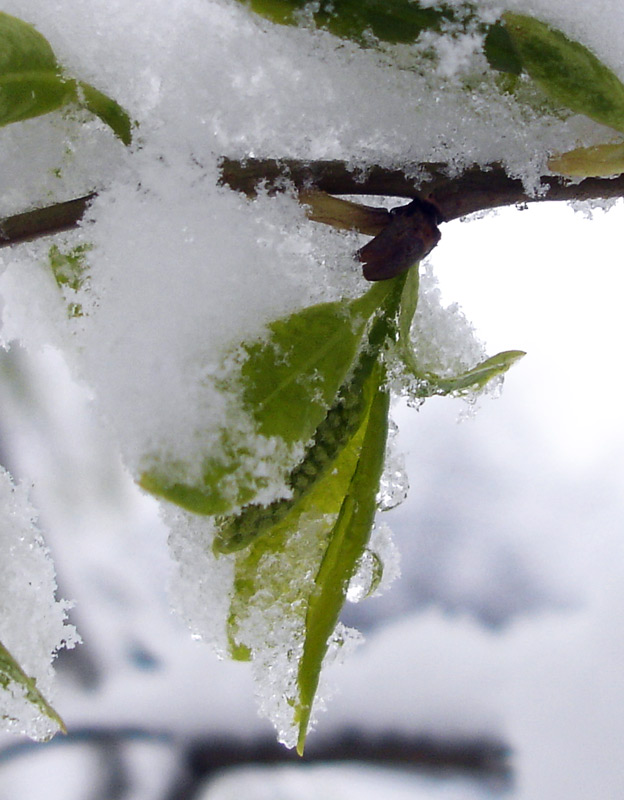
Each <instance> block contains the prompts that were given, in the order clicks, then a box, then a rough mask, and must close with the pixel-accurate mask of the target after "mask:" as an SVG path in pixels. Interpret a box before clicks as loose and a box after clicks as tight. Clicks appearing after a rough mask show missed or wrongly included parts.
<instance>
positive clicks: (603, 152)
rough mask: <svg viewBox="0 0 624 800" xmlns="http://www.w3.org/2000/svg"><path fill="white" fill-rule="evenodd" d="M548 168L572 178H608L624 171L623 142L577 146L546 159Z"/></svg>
mask: <svg viewBox="0 0 624 800" xmlns="http://www.w3.org/2000/svg"><path fill="white" fill-rule="evenodd" d="M548 168H549V169H550V170H552V172H556V173H558V174H559V175H568V176H569V177H573V178H609V177H611V176H613V175H621V174H622V173H623V172H624V142H618V143H617V144H598V145H594V146H593V147H578V148H576V149H575V150H569V151H568V152H567V153H562V154H561V155H558V156H553V157H552V158H550V159H549V160H548Z"/></svg>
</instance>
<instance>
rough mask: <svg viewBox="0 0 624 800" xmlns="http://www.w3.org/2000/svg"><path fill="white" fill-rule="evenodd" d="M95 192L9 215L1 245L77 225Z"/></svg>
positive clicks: (0, 229)
mask: <svg viewBox="0 0 624 800" xmlns="http://www.w3.org/2000/svg"><path fill="white" fill-rule="evenodd" d="M95 196H96V195H95V192H93V193H92V194H88V195H85V196H84V197H77V198H76V199H74V200H68V201H66V202H65V203H55V204H54V205H52V206H46V207H45V208H35V209H33V210H32V211H25V212H23V213H21V214H15V215H14V216H12V217H5V218H4V219H2V220H0V247H5V246H6V245H10V244H20V243H21V242H27V241H30V240H31V239H39V238H40V237H42V236H51V235H52V234H55V233H62V232H63V231H67V230H71V229H72V228H75V227H77V226H78V224H79V223H80V220H81V219H82V217H83V216H84V213H85V211H86V210H87V207H88V206H89V203H90V202H91V201H92V200H93V198H94V197H95Z"/></svg>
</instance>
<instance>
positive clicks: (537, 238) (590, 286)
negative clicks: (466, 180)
mask: <svg viewBox="0 0 624 800" xmlns="http://www.w3.org/2000/svg"><path fill="white" fill-rule="evenodd" d="M623 211H624V209H623V207H622V204H621V203H618V204H616V205H615V207H614V208H612V209H611V210H609V211H608V212H606V213H605V212H604V211H602V210H600V209H593V211H592V210H589V209H576V210H573V209H572V208H570V207H568V206H555V205H553V204H543V205H540V206H539V207H537V206H535V207H531V208H529V209H526V210H520V209H506V210H504V211H501V212H499V213H497V214H490V215H488V216H487V217H485V218H483V219H477V220H471V221H468V222H457V223H452V224H450V225H447V226H444V227H443V238H442V242H441V244H440V245H439V247H438V248H437V250H436V251H435V252H434V253H433V258H432V262H433V265H434V271H435V274H436V275H437V277H438V279H439V281H440V286H441V289H442V292H443V296H444V298H445V301H446V302H447V303H448V304H451V303H455V302H457V303H459V304H460V306H461V307H462V308H463V310H464V312H465V314H466V316H467V317H468V319H470V320H471V321H472V322H473V323H474V326H475V328H476V330H477V332H478V334H479V336H480V338H482V339H483V340H484V341H485V342H486V344H487V348H488V353H489V354H494V353H495V352H498V351H500V350H506V349H522V350H526V351H527V353H528V354H527V356H526V357H525V358H524V359H523V360H522V361H521V362H520V363H519V364H518V365H516V366H515V367H514V368H513V369H512V371H511V372H510V373H509V375H508V376H507V378H506V381H505V387H504V391H503V392H502V395H501V396H500V397H499V398H497V399H492V398H489V397H484V398H483V399H481V400H480V401H479V403H478V406H479V407H478V408H475V407H474V406H471V405H468V404H467V403H466V402H465V401H462V400H451V399H446V398H433V399H431V400H429V401H427V402H426V403H425V405H424V406H422V407H421V408H419V409H415V408H408V407H407V406H406V405H405V404H404V403H403V402H401V401H397V402H396V404H395V407H394V418H395V420H396V422H397V423H398V426H399V430H400V433H399V435H398V440H397V441H398V449H399V451H401V452H403V453H404V454H405V465H406V470H407V474H408V476H409V483H410V491H409V494H408V497H407V499H406V500H405V501H404V502H403V503H402V504H401V505H400V506H398V507H397V508H395V509H393V510H391V511H388V512H385V513H384V514H383V515H381V517H380V521H383V522H386V523H387V524H389V525H390V527H391V528H392V530H393V531H394V533H395V540H396V544H397V546H398V548H399V550H400V552H401V557H402V560H401V569H402V574H401V577H400V578H399V579H398V580H397V581H396V582H395V583H394V585H393V586H392V587H391V588H390V589H389V590H388V592H387V593H386V594H385V595H384V596H382V597H381V598H375V599H371V600H367V601H364V602H363V603H361V604H357V605H349V606H348V608H346V610H345V613H344V616H343V621H344V622H345V623H347V624H350V625H355V626H356V627H358V628H359V629H360V630H361V631H362V632H363V633H364V635H365V637H366V642H365V644H364V645H362V646H361V647H360V648H359V649H358V650H357V651H356V653H355V655H354V656H352V657H351V658H350V660H349V661H348V663H347V664H346V665H344V666H342V667H339V668H336V669H335V670H334V672H333V674H332V676H331V679H332V681H333V685H334V687H335V691H334V694H333V697H332V698H331V700H330V702H329V703H328V709H327V711H326V713H323V714H322V715H321V716H320V719H319V725H318V730H317V731H316V732H314V733H313V734H312V735H311V736H310V739H309V746H308V749H307V751H306V756H305V758H304V759H303V760H300V759H297V758H296V757H294V756H293V754H292V753H290V752H288V751H286V750H284V749H283V748H282V747H281V746H280V745H278V744H276V743H275V737H274V733H273V730H272V729H271V727H270V725H269V723H268V722H266V720H261V719H259V718H258V716H257V715H256V704H255V700H254V696H253V692H254V690H253V684H252V680H251V675H250V673H249V670H248V667H247V666H246V665H244V664H234V663H229V662H223V661H218V660H217V659H216V657H215V656H214V654H213V653H212V652H211V651H210V650H209V648H208V647H207V646H206V645H204V644H202V643H201V642H196V641H193V640H192V639H191V637H190V635H189V633H188V631H187V630H186V629H185V627H184V625H183V623H182V622H181V620H179V619H178V618H177V617H176V616H175V615H174V614H172V612H171V611H170V609H169V605H168V600H167V594H166V586H167V581H168V577H169V574H170V570H171V565H170V561H169V556H168V553H167V546H166V539H167V531H166V529H165V527H164V525H163V524H162V522H161V521H160V519H159V516H158V508H157V505H156V503H155V502H154V501H152V500H151V499H150V498H148V497H145V496H144V495H142V494H141V493H140V492H139V491H138V490H137V489H136V488H135V487H134V485H133V483H132V481H131V480H130V479H129V477H128V476H127V475H126V474H125V472H124V470H123V468H122V466H121V464H120V462H119V459H118V456H117V454H116V452H115V451H114V449H113V448H112V445H111V444H110V443H109V440H108V437H107V434H106V431H104V430H103V429H102V428H101V427H100V426H99V423H98V422H97V421H96V420H95V419H94V415H93V413H92V411H91V408H90V398H89V393H88V391H87V389H86V388H85V387H80V386H77V385H76V384H75V383H73V382H72V380H71V378H70V376H69V373H68V370H67V368H66V366H65V365H64V362H63V360H62V357H61V356H60V355H59V354H58V353H57V352H55V351H53V350H49V351H46V352H43V353H39V354H36V355H33V354H27V353H26V352H25V351H24V350H22V349H21V348H20V347H19V345H17V344H16V345H14V346H12V347H11V348H10V349H9V350H7V351H6V352H2V353H0V426H1V429H0V448H1V449H0V461H1V462H2V464H4V465H5V466H6V467H7V468H8V469H9V470H10V471H11V473H12V474H13V476H14V478H15V480H16V481H22V482H25V483H26V484H27V485H29V486H32V489H31V498H32V501H33V503H34V505H35V507H36V508H38V510H39V512H40V519H39V525H40V527H41V529H42V530H43V532H44V535H45V537H46V542H47V544H48V546H49V547H50V549H51V551H52V557H53V560H54V563H55V565H56V570H57V577H58V584H59V595H60V596H62V597H65V598H67V599H71V600H73V601H75V605H74V608H73V610H72V612H71V619H72V621H73V623H74V624H75V625H76V626H77V628H78V630H79V632H80V634H81V636H82V639H83V644H82V645H81V646H80V647H78V648H76V649H75V650H73V651H67V652H62V653H61V655H60V656H59V658H58V659H57V662H56V667H57V673H58V692H57V696H56V698H54V705H55V707H56V708H57V709H58V711H59V712H60V714H61V715H62V716H63V718H64V720H65V722H66V724H67V727H68V730H69V733H68V735H67V736H65V737H60V736H59V737H57V738H55V739H54V740H53V741H52V742H51V743H49V744H34V743H32V742H30V741H28V740H21V739H19V738H15V737H9V736H3V737H1V738H0V800H5V799H6V800H9V799H10V800H22V799H23V800H38V798H42V800H43V798H45V800H56V798H58V799H59V800H61V799H62V800H117V799H118V800H126V799H127V800H144V799H145V800H148V798H149V800H191V798H192V799H193V800H196V799H197V800H199V799H200V798H201V800H217V799H218V800H222V799H224V798H231V797H232V798H233V797H236V798H238V797H240V796H244V797H245V799H246V800H264V798H267V800H268V798H271V799H272V800H273V799H276V800H277V799H278V798H279V799H280V800H282V799H283V800H291V798H292V800H295V798H296V800H308V798H310V800H312V798H324V799H325V798H341V799H344V798H347V799H349V798H352V797H353V798H355V797H358V798H367V797H376V798H377V797H383V798H388V800H394V798H397V799H398V798H408V797H409V798H416V800H420V798H423V800H424V799H428V798H432V799H435V800H473V799H476V798H499V797H511V798H522V799H523V800H527V799H529V800H538V798H539V800H559V798H561V800H563V798H566V800H588V798H590V797H600V798H601V800H611V799H613V800H615V799H616V798H621V797H622V792H623V791H624V771H623V768H622V766H621V765H622V763H623V759H622V755H623V753H622V749H623V745H622V742H624V722H623V721H622V720H623V719H624V714H622V704H623V701H624V678H623V676H624V642H623V636H622V622H623V611H624V591H623V589H622V577H623V576H624V566H623V561H622V549H623V540H624V537H623V536H622V520H623V519H624V494H623V492H622V486H623V479H624V459H623V457H622V456H623V454H624V426H623V424H622V412H621V405H622V398H623V388H624V387H623V379H622V366H621V365H622V342H624V315H623V314H622V297H623V289H624V273H623V270H622V266H623V264H622V247H621V230H622V215H623Z"/></svg>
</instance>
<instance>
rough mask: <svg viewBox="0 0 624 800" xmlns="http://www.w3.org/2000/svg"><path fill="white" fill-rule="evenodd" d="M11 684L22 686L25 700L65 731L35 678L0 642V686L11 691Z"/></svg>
mask: <svg viewBox="0 0 624 800" xmlns="http://www.w3.org/2000/svg"><path fill="white" fill-rule="evenodd" d="M12 684H17V685H18V686H20V687H22V689H23V692H24V697H25V698H26V700H27V701H28V702H29V703H31V704H32V705H33V706H35V707H36V708H37V709H38V710H39V711H40V713H42V714H43V715H44V716H46V717H47V718H48V719H50V720H51V721H52V722H54V723H55V724H56V725H58V727H59V729H60V730H61V731H62V732H63V733H67V730H66V728H65V723H64V722H63V720H62V719H61V718H60V717H59V715H58V714H57V713H56V711H55V710H54V709H53V708H52V706H51V705H50V704H49V703H48V701H47V700H46V699H45V697H44V696H43V695H42V694H41V692H40V691H39V689H38V688H37V683H36V681H35V679H34V678H30V677H29V676H28V675H27V674H26V673H25V672H24V670H23V669H22V668H21V667H20V665H19V664H18V663H17V661H16V660H15V659H14V658H13V656H12V655H11V653H9V651H8V650H7V649H6V647H5V646H4V645H3V644H2V642H0V687H1V688H2V689H4V690H6V691H11V685H12Z"/></svg>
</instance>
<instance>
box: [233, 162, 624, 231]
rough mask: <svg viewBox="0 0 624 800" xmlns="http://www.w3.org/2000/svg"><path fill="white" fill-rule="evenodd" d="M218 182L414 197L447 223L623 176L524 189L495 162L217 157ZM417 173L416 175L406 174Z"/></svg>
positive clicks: (573, 193)
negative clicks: (460, 165)
mask: <svg viewBox="0 0 624 800" xmlns="http://www.w3.org/2000/svg"><path fill="white" fill-rule="evenodd" d="M221 169H222V181H223V183H225V184H227V185H228V186H230V187H231V188H232V189H235V190H237V191H240V192H244V193H245V194H248V195H250V196H251V195H254V194H255V193H256V192H257V190H258V187H259V186H265V187H267V188H268V189H269V190H276V189H280V188H284V186H285V185H287V183H288V182H290V183H291V184H292V185H293V186H294V187H295V188H296V189H298V190H305V189H310V188H314V189H318V190H320V191H323V192H327V193H328V194H333V195H377V196H384V197H404V198H411V199H415V198H420V199H422V200H429V201H430V202H432V203H434V204H435V205H436V206H437V207H438V209H439V211H440V214H441V216H442V217H443V218H444V220H445V221H447V222H450V221H451V220H454V219H459V218H460V217H465V216H467V215H468V214H473V213H474V212H476V211H485V210H488V209H491V208H498V207H500V206H512V205H519V204H524V203H536V202H541V201H544V200H596V199H611V198H617V197H624V175H620V176H619V177H617V178H586V179H585V180H583V181H581V182H579V183H571V182H570V181H568V180H566V179H565V178H558V177H557V176H554V175H553V176H545V177H543V178H542V186H543V187H544V189H545V191H544V193H540V194H539V195H537V196H534V195H530V194H527V193H526V192H525V190H524V186H523V185H522V181H521V180H519V179H517V178H510V177H509V175H507V173H506V172H505V170H504V168H503V167H502V166H501V165H500V164H492V165H489V166H485V167H479V166H475V167H470V168H469V169H467V170H465V171H464V172H462V173H461V174H460V175H454V176H449V174H448V166H447V165H446V164H441V163H429V164H421V165H418V166H417V168H414V169H410V170H403V169H386V168H383V167H379V166H373V167H370V169H368V170H367V171H366V172H357V171H355V172H354V171H353V170H352V169H351V168H350V167H349V165H348V164H347V163H346V162H343V161H314V162H309V163H308V162H305V161H295V160H289V159H284V160H282V161H276V160H274V159H247V160H246V161H235V160H232V159H227V158H224V159H223V161H222V166H221ZM412 175H418V176H420V177H418V178H416V177H412Z"/></svg>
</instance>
